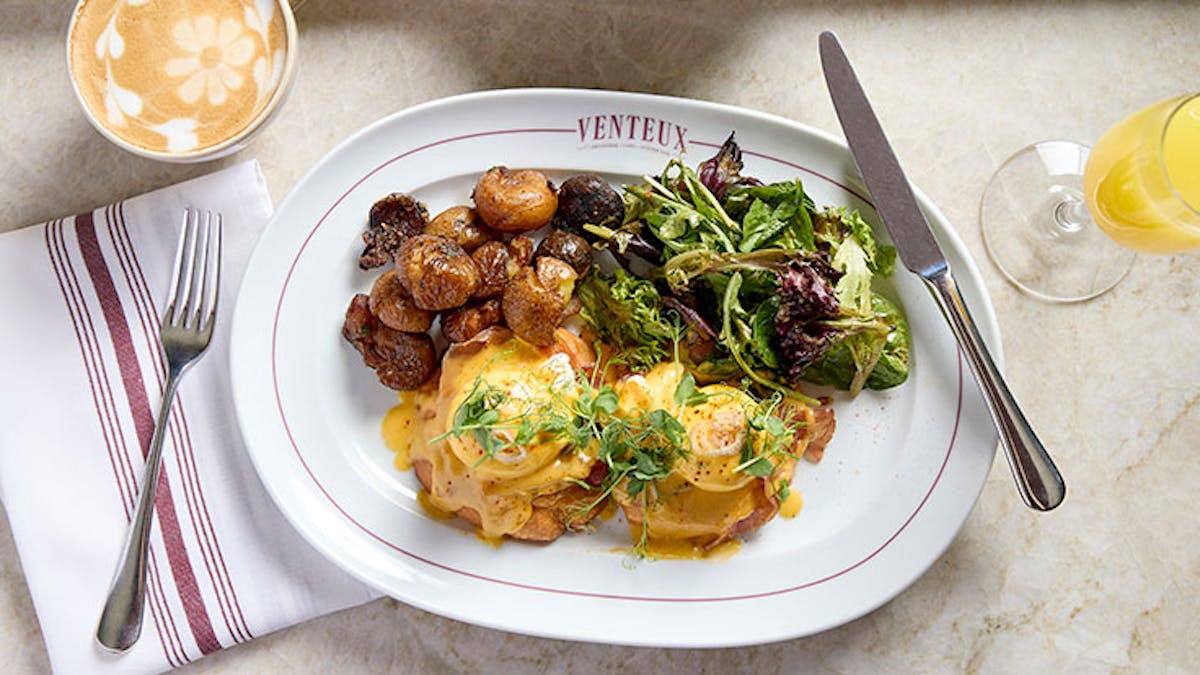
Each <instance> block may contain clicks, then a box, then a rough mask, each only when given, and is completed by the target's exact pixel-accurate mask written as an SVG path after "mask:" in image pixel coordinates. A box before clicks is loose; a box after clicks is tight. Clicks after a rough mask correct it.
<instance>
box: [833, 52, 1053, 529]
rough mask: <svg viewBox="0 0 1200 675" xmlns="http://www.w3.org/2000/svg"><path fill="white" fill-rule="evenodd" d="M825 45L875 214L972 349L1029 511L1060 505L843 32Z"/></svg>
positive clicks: (839, 107)
mask: <svg viewBox="0 0 1200 675" xmlns="http://www.w3.org/2000/svg"><path fill="white" fill-rule="evenodd" d="M820 49H821V67H822V69H823V70H824V72H825V83H826V85H827V86H828V87H829V95H830V97H831V98H832V99H833V106H834V108H835V110H836V111H837V116H838V121H839V122H841V125H842V130H843V131H844V132H845V133H846V141H847V142H848V143H849V145H850V154H851V155H852V156H853V157H854V162H855V164H857V165H858V169H859V172H860V173H861V174H862V176H863V180H864V182H865V183H866V185H867V191H868V192H869V193H870V195H871V199H872V201H873V202H874V205H875V211H876V212H877V213H878V214H879V217H880V219H881V220H883V224H884V225H885V226H886V227H887V229H888V233H889V234H891V236H892V243H893V244H894V245H895V247H896V252H897V253H898V254H899V256H900V260H901V261H902V262H903V263H904V266H905V267H907V268H908V269H909V270H910V271H911V272H913V273H914V274H916V275H917V276H919V277H921V278H922V279H923V280H924V281H925V283H926V285H927V286H928V287H929V289H930V290H931V292H932V293H933V297H934V298H935V299H936V301H937V303H938V306H939V307H940V308H941V310H942V314H943V316H945V317H946V320H947V321H948V322H949V324H950V329H951V331H952V332H953V333H954V337H955V338H956V339H957V340H958V344H959V347H960V348H961V349H962V351H963V353H964V354H966V357H967V361H968V363H970V367H971V371H972V373H974V375H975V379H976V381H977V382H978V383H979V387H980V389H981V390H982V392H983V398H984V401H985V402H986V404H987V409H988V412H989V413H990V414H991V417H992V421H993V422H994V423H995V425H996V430H997V431H998V432H999V435H1000V445H1001V447H1002V448H1003V449H1004V454H1005V457H1006V458H1007V459H1008V466H1009V468H1010V469H1012V473H1013V478H1014V479H1016V483H1017V490H1018V492H1020V494H1021V498H1022V499H1023V500H1024V501H1025V503H1026V504H1027V505H1028V506H1029V507H1030V508H1033V509H1037V510H1039V511H1049V510H1051V509H1053V508H1054V507H1056V506H1058V505H1059V504H1061V503H1062V500H1063V498H1064V497H1065V496H1066V493H1067V488H1066V484H1065V483H1064V482H1063V478H1062V475H1061V474H1060V473H1059V472H1058V468H1057V467H1056V466H1055V465H1054V461H1053V460H1052V459H1051V458H1050V454H1049V453H1048V452H1046V448H1045V446H1043V445H1042V442H1041V441H1040V440H1038V437H1037V435H1036V434H1035V433H1034V431H1033V428H1032V427H1030V425H1029V422H1028V421H1027V420H1026V419H1025V415H1024V414H1023V413H1022V412H1021V409H1020V407H1018V405H1017V402H1016V399H1015V398H1013V395H1012V393H1011V392H1009V389H1008V386H1007V385H1006V384H1005V382H1004V378H1003V377H1002V376H1001V375H1000V371H999V369H998V368H997V367H996V364H995V363H994V362H993V361H992V357H991V354H990V353H989V352H988V349H987V346H986V345H985V344H984V343H983V339H982V338H981V337H980V335H979V331H978V329H977V328H976V327H975V322H974V321H972V319H971V314H970V312H969V311H968V310H967V305H966V303H965V302H964V301H963V298H962V295H961V294H960V293H959V291H958V286H957V285H956V284H955V282H954V277H953V275H952V274H951V272H950V263H949V262H948V261H947V260H946V256H945V254H944V253H943V252H942V249H941V247H940V246H939V245H938V243H937V240H936V239H935V238H934V236H933V231H932V230H931V229H930V228H929V223H928V221H926V220H925V215H924V213H922V211H921V208H920V207H919V206H918V205H917V200H916V197H915V196H914V195H913V191H912V186H911V185H910V184H909V182H908V179H907V178H905V177H904V172H903V170H902V169H901V168H900V162H899V161H898V160H897V159H896V155H895V153H894V152H892V147H891V145H890V144H889V143H888V140H887V137H886V136H885V135H884V133H883V128H882V127H880V125H879V120H878V119H877V118H876V116H875V112H874V111H873V110H872V109H871V104H870V103H869V102H868V101H867V95H866V93H864V92H863V89H862V86H861V85H860V84H859V82H858V77H857V76H856V75H855V73H854V69H853V68H852V67H851V66H850V60H849V59H848V58H847V57H846V53H845V51H844V50H843V49H842V46H841V43H840V42H839V41H838V39H837V36H836V35H834V34H833V33H832V32H829V31H826V32H824V33H822V34H821V37H820Z"/></svg>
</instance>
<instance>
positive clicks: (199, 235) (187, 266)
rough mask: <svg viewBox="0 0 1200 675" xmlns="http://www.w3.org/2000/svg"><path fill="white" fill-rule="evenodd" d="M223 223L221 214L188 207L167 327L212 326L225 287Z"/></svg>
mask: <svg viewBox="0 0 1200 675" xmlns="http://www.w3.org/2000/svg"><path fill="white" fill-rule="evenodd" d="M222 224H223V219H222V217H221V214H220V213H216V214H214V213H213V212H212V211H205V212H204V213H203V214H201V212H200V211H199V210H197V209H191V208H188V209H184V212H183V225H182V227H181V228H180V232H179V246H178V247H177V248H176V250H175V271H174V272H173V273H172V274H171V289H170V290H169V291H168V292H167V308H166V312H165V313H164V314H163V325H164V326H167V325H174V326H178V327H180V328H185V329H190V330H208V329H209V328H211V327H212V322H213V319H214V317H215V314H216V311H217V294H218V290H219V289H220V286H221V227H222Z"/></svg>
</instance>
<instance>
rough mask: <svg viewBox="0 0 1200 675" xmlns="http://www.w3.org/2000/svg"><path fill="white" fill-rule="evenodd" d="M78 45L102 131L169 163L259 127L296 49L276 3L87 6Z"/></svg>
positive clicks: (106, 2) (75, 29)
mask: <svg viewBox="0 0 1200 675" xmlns="http://www.w3.org/2000/svg"><path fill="white" fill-rule="evenodd" d="M68 45H69V61H70V68H71V76H72V78H73V80H74V82H75V87H76V90H77V91H78V92H79V95H80V98H81V99H83V102H84V104H85V105H86V106H87V107H88V109H89V110H90V112H91V113H92V115H93V117H94V118H95V119H96V121H97V122H98V123H99V124H101V125H102V126H103V127H104V128H105V129H106V130H107V131H109V132H110V133H111V134H113V135H114V136H117V137H118V138H120V139H121V140H123V141H125V142H127V143H129V144H131V145H134V146H137V147H139V148H142V149H145V150H149V151H152V152H159V153H169V154H185V153H195V152H202V151H204V150H205V149H208V148H212V147H214V146H217V145H220V144H221V143H223V142H225V141H227V140H229V139H231V138H233V137H234V136H236V135H238V133H239V132H241V131H242V130H243V129H245V128H247V127H248V126H250V125H252V124H254V123H255V122H256V120H258V118H259V117H260V116H262V115H263V114H264V113H265V111H266V108H267V106H268V105H269V104H270V102H271V100H272V96H273V95H274V93H275V91H276V90H277V89H278V88H279V86H280V83H281V78H282V76H283V71H284V67H285V62H286V58H285V57H286V50H287V48H288V44H287V30H286V23H285V19H284V16H283V12H282V11H281V9H280V7H279V5H278V4H277V2H275V1H274V0H258V1H254V0H204V1H201V0H190V1H186V0H180V1H176V2H152V1H150V0H85V1H84V2H82V3H80V5H79V7H78V9H77V11H76V15H75V19H74V21H73V22H72V29H71V35H70V41H69V43H68Z"/></svg>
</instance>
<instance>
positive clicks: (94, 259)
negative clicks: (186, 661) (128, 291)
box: [75, 213, 221, 654]
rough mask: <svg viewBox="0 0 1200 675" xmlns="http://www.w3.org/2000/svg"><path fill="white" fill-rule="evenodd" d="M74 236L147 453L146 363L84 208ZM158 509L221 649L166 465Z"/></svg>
mask: <svg viewBox="0 0 1200 675" xmlns="http://www.w3.org/2000/svg"><path fill="white" fill-rule="evenodd" d="M75 236H76V237H77V239H78V241H79V249H80V251H81V252H82V253H83V261H84V264H85V266H86V267H87V270H88V275H89V277H90V278H91V281H92V286H93V287H94V288H95V289H96V295H97V297H98V298H99V300H100V308H101V310H102V311H103V314H104V320H105V322H106V324H107V325H108V332H109V335H110V337H111V338H112V341H113V347H114V350H115V353H116V356H117V369H118V371H119V372H120V374H121V381H122V382H123V384H124V385H125V387H124V388H125V395H126V398H127V400H128V403H129V410H130V414H131V415H132V416H133V420H134V429H135V431H136V432H137V436H138V441H139V443H140V446H141V449H142V454H143V456H145V454H146V453H147V452H149V449H150V437H151V436H152V435H153V431H154V417H153V415H152V413H151V411H150V401H149V397H148V396H147V393H146V387H145V383H144V382H143V380H142V373H141V367H140V366H139V365H138V362H137V353H136V352H135V350H134V346H133V340H132V338H131V336H130V332H129V325H128V324H127V323H126V319H125V311H124V308H123V306H122V303H121V298H120V296H119V295H118V294H117V289H116V286H115V285H114V284H113V280H112V276H111V275H110V274H109V270H108V266H107V263H106V262H105V260H104V253H103V251H101V249H100V242H99V240H98V239H97V237H96V228H95V223H94V222H93V220H92V214H91V213H83V214H80V215H78V216H76V217H75ZM155 510H156V512H157V514H158V521H159V526H160V530H161V532H162V536H163V542H164V543H165V545H166V553H167V561H168V564H169V565H170V566H171V572H172V574H173V575H174V577H175V584H176V587H177V590H178V591H179V599H180V602H181V603H182V604H183V608H184V614H185V616H186V618H187V621H188V626H189V627H190V628H191V630H192V636H193V637H194V638H195V640H196V645H197V646H198V647H199V648H200V652H201V653H203V654H211V653H212V652H214V651H217V650H218V649H220V648H221V644H220V642H219V641H218V640H217V637H216V634H215V633H214V631H213V626H212V621H211V620H210V619H209V616H208V610H207V608H206V607H205V606H204V598H203V597H202V596H201V595H200V588H199V585H198V583H197V581H196V574H195V571H194V570H193V569H192V564H191V561H190V560H189V559H188V556H187V549H186V548H185V546H184V542H183V535H182V532H181V530H180V527H179V520H178V517H177V516H176V511H175V505H174V499H173V497H172V495H171V489H170V485H169V482H168V480H167V474H166V471H165V470H164V471H163V472H162V473H161V474H160V475H159V481H158V493H157V501H156V502H155Z"/></svg>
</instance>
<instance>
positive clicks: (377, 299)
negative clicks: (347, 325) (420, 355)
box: [370, 270, 434, 333]
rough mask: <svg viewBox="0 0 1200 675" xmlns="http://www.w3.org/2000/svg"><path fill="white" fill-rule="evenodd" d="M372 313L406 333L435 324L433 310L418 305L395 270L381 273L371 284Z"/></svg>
mask: <svg viewBox="0 0 1200 675" xmlns="http://www.w3.org/2000/svg"><path fill="white" fill-rule="evenodd" d="M370 297H371V299H370V308H371V313H372V314H374V315H375V316H377V317H379V320H380V321H382V322H383V324H384V325H385V326H388V327H390V328H395V329H396V330H399V331H404V332H406V333H424V332H425V331H427V330H429V326H430V325H432V324H433V316H434V313H433V312H429V311H426V310H423V309H421V308H420V307H417V305H416V303H414V302H413V298H412V295H411V294H410V293H409V292H408V289H407V288H405V287H404V284H403V283H402V282H401V281H400V278H399V277H397V276H396V271H395V270H388V271H386V272H384V273H383V274H381V275H380V276H379V278H378V279H376V280H375V283H374V285H372V286H371V296H370Z"/></svg>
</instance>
